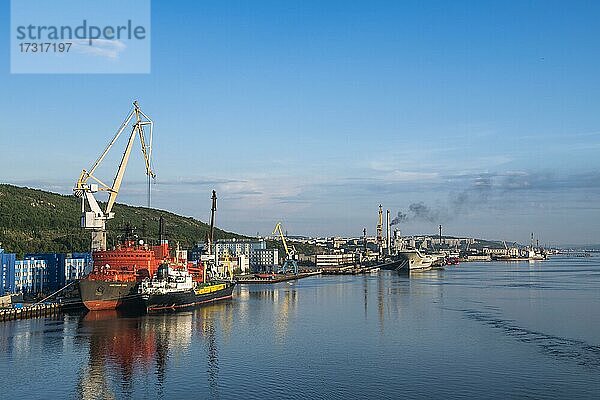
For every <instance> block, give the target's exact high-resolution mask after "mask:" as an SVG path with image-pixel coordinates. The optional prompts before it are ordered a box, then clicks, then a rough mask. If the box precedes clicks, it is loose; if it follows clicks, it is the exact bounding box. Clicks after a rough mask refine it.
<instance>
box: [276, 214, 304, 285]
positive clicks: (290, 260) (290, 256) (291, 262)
mask: <svg viewBox="0 0 600 400" xmlns="http://www.w3.org/2000/svg"><path fill="white" fill-rule="evenodd" d="M276 234H279V237H280V238H281V242H282V243H283V248H284V250H285V261H284V263H283V273H284V274H285V273H286V272H287V271H288V268H290V269H293V270H294V274H298V262H297V261H296V259H295V257H296V248H295V247H294V245H292V246H291V248H290V246H288V244H287V241H286V240H285V235H284V234H283V228H282V227H281V222H278V223H277V225H275V229H273V233H272V235H276Z"/></svg>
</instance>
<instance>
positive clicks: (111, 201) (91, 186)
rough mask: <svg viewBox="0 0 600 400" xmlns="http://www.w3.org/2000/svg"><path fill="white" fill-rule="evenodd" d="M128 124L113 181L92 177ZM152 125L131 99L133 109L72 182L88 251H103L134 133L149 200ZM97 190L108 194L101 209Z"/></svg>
mask: <svg viewBox="0 0 600 400" xmlns="http://www.w3.org/2000/svg"><path fill="white" fill-rule="evenodd" d="M132 121H133V122H132ZM130 123H131V125H132V127H131V133H130V135H129V139H128V141H127V146H126V147H125V151H124V152H123V156H122V157H121V163H120V164H119V168H118V169H117V173H116V175H115V177H114V179H113V183H112V185H110V186H109V185H107V184H105V183H104V182H102V181H101V180H100V179H98V178H97V177H96V176H94V173H95V172H96V170H97V169H98V167H99V166H100V164H102V161H103V160H104V158H105V157H106V155H107V154H108V152H109V151H110V150H111V149H112V147H113V146H114V144H115V142H116V141H117V139H119V137H120V136H121V134H122V133H123V131H125V129H126V128H127V127H128V126H129V125H130ZM153 125H154V123H153V122H152V120H151V119H150V118H149V117H148V116H147V115H146V114H144V112H143V111H142V110H141V109H140V107H139V104H138V102H137V101H134V102H133V110H131V111H130V112H129V114H128V115H127V117H126V118H125V120H124V121H123V123H122V124H121V126H120V127H119V129H118V131H117V133H116V134H115V135H114V137H113V138H112V140H111V141H110V142H109V143H108V145H107V146H106V148H105V149H104V151H103V152H102V153H101V154H100V156H99V157H98V159H97V160H96V161H95V162H94V164H93V165H92V167H91V168H90V169H89V170H85V169H84V170H82V171H81V174H80V175H79V179H77V182H76V183H75V187H74V188H73V193H74V194H75V196H77V197H79V198H81V227H82V228H84V229H86V230H90V231H91V232H92V244H91V249H92V251H98V250H106V221H108V220H109V219H112V218H114V216H115V213H114V212H113V211H112V209H113V206H114V205H115V201H116V200H117V195H118V194H119V189H120V188H121V183H122V182H123V175H124V174H125V169H126V168H127V163H128V162H129V156H130V155H131V150H132V148H133V143H134V141H135V138H136V136H139V138H140V142H141V149H142V155H143V157H144V162H145V167H146V175H147V176H148V203H150V192H149V190H150V179H154V178H155V177H156V175H155V173H154V171H153V170H152V166H151V159H152V128H153ZM146 126H147V127H149V141H148V142H146V136H145V133H144V127H146ZM97 192H107V193H108V201H107V202H106V207H105V208H104V210H102V208H101V207H100V204H98V201H97V200H96V197H95V195H94V194H95V193H97ZM86 204H87V206H86ZM149 206H150V204H148V207H149Z"/></svg>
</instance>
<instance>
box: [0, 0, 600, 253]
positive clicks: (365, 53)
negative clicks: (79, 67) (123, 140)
mask: <svg viewBox="0 0 600 400" xmlns="http://www.w3.org/2000/svg"><path fill="white" fill-rule="evenodd" d="M151 14H152V27H151V37H152V39H151V40H152V57H151V73H150V74H139V75H136V74H131V75H125V74H123V75H115V74H106V75H101V74H96V75H94V74H91V75H87V74H81V75H68V74H65V75H56V74H38V75H35V74H27V75H18V74H10V60H9V59H8V54H9V46H10V43H9V42H10V41H9V34H10V32H9V29H10V28H9V18H10V12H9V4H8V2H7V1H3V2H2V7H1V9H0V26H2V32H3V36H4V39H3V40H1V41H0V60H1V61H2V62H1V63H0V89H1V92H2V95H0V120H1V121H2V124H1V125H0V137H1V139H2V141H1V142H0V147H1V151H0V154H2V155H1V156H0V181H3V182H9V183H14V184H20V185H27V186H32V187H39V188H45V189H50V190H54V191H59V192H63V193H68V192H69V191H70V189H71V187H72V185H73V183H74V182H75V180H76V178H77V176H78V174H79V172H80V171H81V169H82V168H84V167H88V166H89V164H90V163H91V162H92V161H93V160H94V159H95V157H96V156H97V155H98V153H99V152H100V151H101V150H102V148H103V146H104V145H105V144H106V142H107V141H108V139H109V138H110V137H111V135H112V134H113V133H114V131H115V130H116V128H117V127H118V125H119V123H120V122H121V120H122V118H123V117H124V116H125V115H126V114H127V112H128V110H129V108H130V104H131V102H132V101H133V100H134V99H138V100H139V102H140V104H141V106H142V109H143V110H144V111H145V112H146V113H147V114H148V115H150V116H151V117H152V118H153V119H154V120H155V123H156V125H155V134H156V142H155V149H154V150H155V166H156V172H157V175H158V178H157V181H156V184H155V185H153V196H154V202H153V206H155V207H159V208H164V209H169V210H172V211H174V212H178V213H182V214H184V215H193V216H195V217H198V218H200V219H202V220H206V219H207V218H208V214H209V209H210V191H211V190H212V189H213V188H214V189H216V190H217V192H218V196H219V212H218V216H217V220H218V223H219V225H220V226H222V227H224V228H226V229H230V230H234V231H238V232H242V233H247V234H256V232H260V233H261V234H268V233H270V231H271V229H272V227H273V226H274V225H275V223H276V221H278V220H282V221H283V222H284V225H285V227H286V228H287V230H288V231H289V232H290V233H294V234H309V235H325V234H327V235H333V234H339V235H360V234H361V232H362V228H363V227H367V230H368V232H369V233H371V234H373V232H374V231H375V224H376V219H377V206H378V205H379V204H380V203H381V204H383V205H384V208H389V209H390V210H391V212H392V214H394V215H396V213H397V212H398V211H401V212H404V213H406V214H407V218H406V220H405V221H403V222H402V224H400V225H399V226H398V227H399V228H400V229H401V230H402V232H403V233H406V234H414V233H420V232H436V231H437V224H438V223H442V224H443V225H444V226H445V232H447V233H448V234H456V235H473V236H483V237H487V238H495V239H506V240H519V241H523V242H525V241H527V240H528V237H529V234H530V232H532V231H533V232H536V234H537V235H538V236H539V238H540V241H541V242H543V243H597V242H600V223H599V222H600V207H599V202H598V200H599V199H600V161H599V157H598V153H599V150H600V112H598V104H599V103H598V99H600V79H599V77H598V71H600V41H599V40H598V38H599V37H600V25H599V24H598V23H597V21H598V20H599V18H600V3H598V2H591V1H590V2H569V3H567V2H551V1H529V2H522V1H516V2H506V1H504V2H500V1H498V2H478V1H456V2H446V1H441V2H395V1H392V2H386V1H364V2H361V1H353V2H347V1H343V2H342V1H339V2H337V1H327V2H323V1H285V2H280V1H252V2H248V1H212V2H206V1H197V2H191V1H190V2H184V1H180V2H176V3H173V2H167V1H157V0H155V1H153V2H152V9H151ZM123 146H124V145H123ZM119 151H120V149H119V150H118V151H117V153H118V152H119ZM111 160H112V161H111V162H113V164H112V165H110V168H108V169H107V170H106V171H105V175H104V177H109V176H110V174H111V171H112V169H114V168H116V158H114V159H111ZM143 180H144V179H143V165H142V163H141V159H140V157H139V155H137V154H136V155H135V157H133V159H132V163H131V164H130V168H129V170H128V173H127V175H126V181H125V182H124V184H123V187H122V193H121V195H120V198H119V200H120V201H123V202H126V203H130V204H139V205H143V204H144V202H145V193H144V185H143ZM411 204H412V205H413V207H412V209H413V210H415V209H416V208H415V207H414V206H415V205H419V206H421V207H420V208H419V210H421V212H418V213H415V212H411V211H410V209H411ZM423 206H424V207H425V208H423ZM423 210H425V212H422V211H423ZM74 217H77V216H74Z"/></svg>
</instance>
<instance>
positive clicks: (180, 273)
mask: <svg viewBox="0 0 600 400" xmlns="http://www.w3.org/2000/svg"><path fill="white" fill-rule="evenodd" d="M234 287H235V283H234V282H230V281H214V282H210V283H202V282H195V281H194V280H193V277H192V275H191V274H190V273H189V272H188V271H187V270H186V269H183V268H173V267H172V266H170V265H168V264H163V265H161V266H160V267H159V268H158V271H157V273H156V275H155V276H154V277H152V279H144V280H143V281H142V282H141V283H140V286H139V290H138V292H139V295H140V299H141V301H142V303H143V307H144V308H145V310H146V311H147V312H155V311H164V310H179V309H184V308H191V307H196V306H199V305H201V304H204V303H210V302H215V301H220V300H225V299H230V298H231V297H232V293H233V289H234Z"/></svg>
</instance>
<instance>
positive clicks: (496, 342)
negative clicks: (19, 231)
mask: <svg viewBox="0 0 600 400" xmlns="http://www.w3.org/2000/svg"><path fill="white" fill-rule="evenodd" d="M234 296H235V297H234V299H233V300H231V301H227V302H223V303H220V304H215V305H212V306H207V307H204V308H201V309H198V310H195V311H194V312H182V313H177V314H165V315H157V316H141V317H140V316H137V317H136V316H133V317H132V316H129V317H127V316H123V315H117V314H116V313H114V312H107V313H87V314H84V315H80V314H74V315H65V316H63V317H60V318H55V319H34V320H25V321H16V322H9V323H4V324H2V323H0V367H1V368H2V373H0V390H1V391H0V398H4V399H9V398H10V399H16V398H27V399H53V398H57V399H79V398H83V399H88V398H89V399H96V398H100V399H154V398H159V399H185V398H189V399H191V398H194V399H196V398H211V399H218V398H221V399H245V398H298V399H300V398H301V399H313V398H324V399H335V398H337V399H349V398H371V399H376V398H422V397H431V398H459V397H469V398H473V397H476V398H502V399H504V398H524V397H529V398H550V399H563V398H599V396H600V395H599V393H600V312H599V311H600V259H599V258H595V257H591V258H555V259H552V260H549V261H546V262H538V263H532V264H529V263H483V264H478V263H470V264H461V265H459V266H457V267H451V268H449V269H447V270H445V271H437V272H430V273H424V274H421V275H418V276H412V277H410V278H408V277H405V276H398V275H396V274H394V273H391V272H387V271H381V272H380V273H378V274H373V275H367V276H332V277H312V278H307V279H303V280H300V281H297V282H292V283H280V284H276V285H248V286H240V287H238V288H237V289H236V292H235V293H234Z"/></svg>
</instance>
